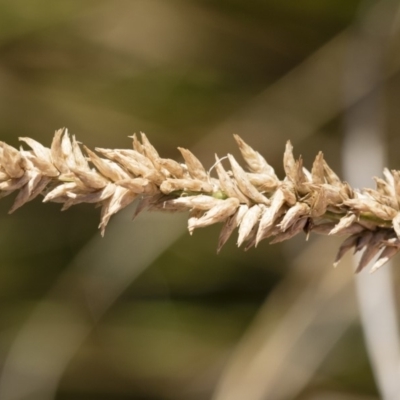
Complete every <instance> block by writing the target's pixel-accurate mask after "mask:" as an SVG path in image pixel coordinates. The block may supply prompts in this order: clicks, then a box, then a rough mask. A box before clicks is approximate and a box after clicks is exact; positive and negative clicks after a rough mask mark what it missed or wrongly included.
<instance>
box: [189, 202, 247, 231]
mask: <svg viewBox="0 0 400 400" xmlns="http://www.w3.org/2000/svg"><path fill="white" fill-rule="evenodd" d="M239 205H240V203H239V200H238V199H234V198H229V199H226V200H223V201H222V202H221V203H218V204H217V205H216V206H214V207H213V208H211V209H210V210H209V211H207V212H206V213H205V214H204V215H203V216H201V217H200V218H198V219H197V220H196V221H195V222H194V223H193V224H192V225H191V226H190V227H189V231H193V229H196V228H203V227H206V226H209V225H213V224H215V223H217V222H222V221H225V220H226V219H227V218H229V217H230V216H231V215H233V214H234V213H235V212H236V210H237V208H238V207H239Z"/></svg>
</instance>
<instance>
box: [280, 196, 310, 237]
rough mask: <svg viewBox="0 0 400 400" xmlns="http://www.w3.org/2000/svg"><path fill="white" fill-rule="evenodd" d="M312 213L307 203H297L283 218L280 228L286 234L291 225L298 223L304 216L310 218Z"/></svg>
mask: <svg viewBox="0 0 400 400" xmlns="http://www.w3.org/2000/svg"><path fill="white" fill-rule="evenodd" d="M309 213H310V207H309V206H308V205H307V204H305V203H297V204H295V205H294V206H293V207H291V208H289V210H288V211H287V212H286V214H285V216H284V217H283V219H282V221H281V223H280V228H281V230H282V232H285V231H286V230H287V229H288V228H289V227H290V226H291V225H293V224H294V223H296V221H297V220H299V219H300V218H302V217H304V216H306V215H307V216H308V215H309Z"/></svg>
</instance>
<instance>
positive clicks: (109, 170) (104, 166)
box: [84, 146, 131, 182]
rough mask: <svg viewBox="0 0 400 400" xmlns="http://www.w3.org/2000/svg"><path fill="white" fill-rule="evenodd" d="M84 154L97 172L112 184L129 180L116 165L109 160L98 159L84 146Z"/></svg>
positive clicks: (125, 173) (128, 176)
mask: <svg viewBox="0 0 400 400" xmlns="http://www.w3.org/2000/svg"><path fill="white" fill-rule="evenodd" d="M84 149H85V152H86V153H87V155H88V156H89V159H90V161H91V163H92V164H93V165H94V166H95V167H96V168H97V169H98V171H99V172H100V173H101V174H102V175H104V176H105V177H106V178H108V179H110V180H111V181H113V182H116V181H120V180H123V179H130V178H131V176H130V175H129V174H128V173H127V172H126V171H125V170H124V169H122V167H120V166H119V165H118V164H116V163H113V162H112V161H110V160H107V159H105V158H101V157H99V156H98V155H97V154H96V153H94V152H93V151H91V150H90V149H88V148H87V147H86V146H84Z"/></svg>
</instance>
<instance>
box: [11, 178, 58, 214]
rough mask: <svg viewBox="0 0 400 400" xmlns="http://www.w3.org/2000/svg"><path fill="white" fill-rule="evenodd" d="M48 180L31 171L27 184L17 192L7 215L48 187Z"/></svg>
mask: <svg viewBox="0 0 400 400" xmlns="http://www.w3.org/2000/svg"><path fill="white" fill-rule="evenodd" d="M50 180H51V178H49V177H45V176H42V175H41V174H40V173H38V172H34V171H32V172H31V173H30V179H29V182H28V183H27V184H26V185H25V186H24V187H23V188H22V189H21V190H20V191H19V193H18V195H17V197H16V198H15V201H14V204H13V205H12V207H11V209H10V211H9V214H11V213H13V212H14V211H15V210H17V209H18V208H20V207H21V206H23V205H24V204H25V203H27V202H29V201H31V200H33V199H34V198H35V197H37V196H38V195H39V194H40V193H41V192H42V191H43V190H44V188H45V187H46V186H47V185H48V183H49V182H50Z"/></svg>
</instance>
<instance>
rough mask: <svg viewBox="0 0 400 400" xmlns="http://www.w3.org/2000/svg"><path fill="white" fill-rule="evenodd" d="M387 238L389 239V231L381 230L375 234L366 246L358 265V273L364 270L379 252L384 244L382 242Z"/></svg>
mask: <svg viewBox="0 0 400 400" xmlns="http://www.w3.org/2000/svg"><path fill="white" fill-rule="evenodd" d="M385 239H387V231H384V230H379V231H377V232H375V233H374V234H373V236H372V238H371V239H370V240H369V242H368V244H367V245H366V246H365V250H364V253H363V254H362V256H361V259H360V262H359V264H358V266H357V269H356V273H358V272H360V271H362V270H363V269H364V268H365V267H366V266H367V265H368V264H369V263H370V262H371V261H372V259H373V258H374V257H375V256H376V255H377V254H378V253H379V251H380V249H381V246H382V245H381V242H382V241H383V240H385Z"/></svg>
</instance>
